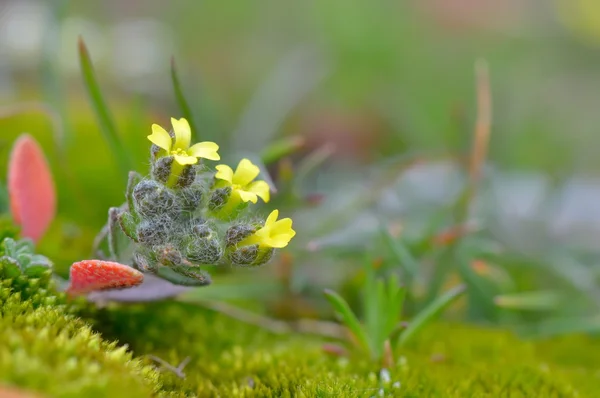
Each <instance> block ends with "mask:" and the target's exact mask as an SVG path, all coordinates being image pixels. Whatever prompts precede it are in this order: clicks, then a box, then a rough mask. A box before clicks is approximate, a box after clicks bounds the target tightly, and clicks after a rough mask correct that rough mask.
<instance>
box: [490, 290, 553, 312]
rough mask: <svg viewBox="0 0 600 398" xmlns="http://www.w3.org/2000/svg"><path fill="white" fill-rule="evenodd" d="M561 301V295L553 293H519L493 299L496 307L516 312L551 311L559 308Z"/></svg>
mask: <svg viewBox="0 0 600 398" xmlns="http://www.w3.org/2000/svg"><path fill="white" fill-rule="evenodd" d="M561 301H562V297H561V295H560V294H559V293H558V292H553V291H536V292H520V293H512V294H502V295H498V296H496V297H494V303H496V305H497V306H498V307H500V308H505V309H509V310H517V311H552V310H555V309H557V308H558V307H559V306H560V303H561Z"/></svg>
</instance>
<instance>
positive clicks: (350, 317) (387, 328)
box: [325, 262, 465, 362]
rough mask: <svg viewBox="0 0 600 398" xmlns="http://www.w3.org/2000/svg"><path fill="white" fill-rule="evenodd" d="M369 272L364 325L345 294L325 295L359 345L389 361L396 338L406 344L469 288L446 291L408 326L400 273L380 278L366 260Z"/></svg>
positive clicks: (364, 350) (364, 300)
mask: <svg viewBox="0 0 600 398" xmlns="http://www.w3.org/2000/svg"><path fill="white" fill-rule="evenodd" d="M365 275H366V279H365V281H364V285H363V289H362V301H363V312H364V318H365V319H364V325H363V324H361V323H360V321H359V320H358V317H357V316H356V315H355V314H354V312H353V311H352V309H351V308H350V305H349V304H348V303H347V302H346V300H345V299H344V298H343V297H342V296H340V295H339V294H337V293H336V292H334V291H331V290H326V291H325V297H326V298H327V300H329V302H330V303H331V305H332V306H333V308H334V310H335V312H336V314H337V316H338V317H339V318H340V320H341V321H342V322H343V323H344V325H345V326H346V327H347V328H348V330H349V331H350V333H351V334H352V338H353V339H352V341H353V342H354V343H355V346H356V347H357V348H358V349H359V350H360V351H362V352H363V353H366V354H368V355H369V357H370V358H371V359H372V360H375V361H381V360H382V359H384V358H385V360H386V361H387V362H389V361H390V360H392V357H393V354H392V352H391V348H392V347H394V344H395V343H396V340H397V343H398V345H400V346H402V345H404V344H406V343H407V342H408V341H409V340H410V339H412V338H413V337H414V336H415V335H416V334H417V333H418V332H419V331H420V330H421V329H423V328H424V327H425V326H426V325H427V324H428V323H430V322H431V321H432V320H434V319H435V318H436V317H437V316H438V315H439V314H440V313H441V312H442V311H443V310H444V309H446V307H448V306H449V305H450V304H451V303H453V302H454V301H455V300H456V299H457V298H458V297H460V295H461V294H462V293H463V292H464V290H465V289H464V286H458V287H456V288H454V289H452V290H450V291H448V292H446V293H445V294H443V295H441V296H440V297H438V298H437V299H436V300H434V301H433V302H432V303H431V304H429V305H428V306H427V307H425V308H424V309H423V310H422V311H420V312H419V313H418V314H416V315H415V317H414V318H413V319H412V320H411V321H410V322H409V323H408V326H405V325H403V324H402V323H401V319H402V318H401V317H402V315H403V314H402V310H403V306H404V298H405V295H406V288H405V287H404V286H401V285H400V283H399V281H398V277H397V275H395V274H394V275H391V276H389V277H388V278H387V280H386V281H384V280H383V279H381V278H377V275H376V270H375V269H374V267H373V266H372V265H371V263H370V262H367V263H366V267H365ZM398 335H399V337H397V336H398ZM386 347H388V348H386ZM386 351H387V352H386Z"/></svg>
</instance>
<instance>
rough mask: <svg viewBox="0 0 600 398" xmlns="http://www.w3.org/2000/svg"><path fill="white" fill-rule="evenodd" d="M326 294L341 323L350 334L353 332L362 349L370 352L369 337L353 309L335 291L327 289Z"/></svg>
mask: <svg viewBox="0 0 600 398" xmlns="http://www.w3.org/2000/svg"><path fill="white" fill-rule="evenodd" d="M324 293H325V297H326V298H327V300H328V301H329V303H330V304H331V306H332V307H333V308H334V310H335V311H336V313H337V315H338V316H339V317H340V319H341V321H342V322H343V323H344V324H345V325H346V327H347V328H348V329H350V332H352V334H353V335H354V337H356V339H357V340H358V344H360V346H361V348H362V349H364V350H365V352H369V340H368V338H367V335H366V334H365V331H364V329H363V328H362V325H361V324H360V322H359V321H358V318H356V315H355V314H354V312H352V309H350V306H349V305H348V303H347V302H346V300H344V299H343V298H342V296H340V295H339V294H337V293H336V292H334V291H333V290H329V289H325V291H324Z"/></svg>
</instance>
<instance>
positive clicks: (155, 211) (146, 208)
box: [133, 180, 181, 218]
mask: <svg viewBox="0 0 600 398" xmlns="http://www.w3.org/2000/svg"><path fill="white" fill-rule="evenodd" d="M133 199H134V202H135V207H136V210H137V212H138V213H139V214H141V215H142V216H144V217H150V218H152V217H158V216H164V215H168V216H170V217H176V216H177V215H178V214H179V211H180V210H181V205H180V203H179V200H178V199H177V197H176V196H175V195H174V194H173V193H172V192H171V190H169V188H166V187H164V186H163V185H161V184H160V183H158V182H156V181H153V180H144V181H141V182H140V183H139V184H137V185H136V187H135V188H134V189H133Z"/></svg>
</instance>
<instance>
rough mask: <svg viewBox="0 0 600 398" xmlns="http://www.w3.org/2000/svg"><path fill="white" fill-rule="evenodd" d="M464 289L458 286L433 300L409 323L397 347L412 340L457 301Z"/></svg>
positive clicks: (462, 286)
mask: <svg viewBox="0 0 600 398" xmlns="http://www.w3.org/2000/svg"><path fill="white" fill-rule="evenodd" d="M465 291H466V288H465V286H464V285H459V286H457V287H455V288H453V289H450V290H449V291H447V292H446V293H444V294H442V295H441V296H440V297H438V298H437V299H435V300H434V301H433V302H432V303H431V304H429V305H428V306H427V307H425V308H424V309H423V310H422V311H421V312H419V313H418V314H417V316H416V317H415V318H414V319H413V320H412V321H410V323H409V324H408V327H407V328H406V329H405V330H404V332H403V333H402V334H401V335H400V338H399V339H398V345H399V346H402V345H405V344H406V343H407V342H408V341H410V339H412V338H413V337H414V336H415V335H416V334H417V333H419V331H420V330H421V329H423V328H424V327H425V326H427V324H428V323H430V322H431V321H433V320H434V319H435V318H437V317H438V316H439V315H440V314H441V313H442V312H443V311H444V310H445V309H446V308H448V306H450V304H452V303H453V302H454V301H455V300H456V299H458V298H459V297H460V296H461V295H462V294H463V293H464V292H465Z"/></svg>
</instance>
